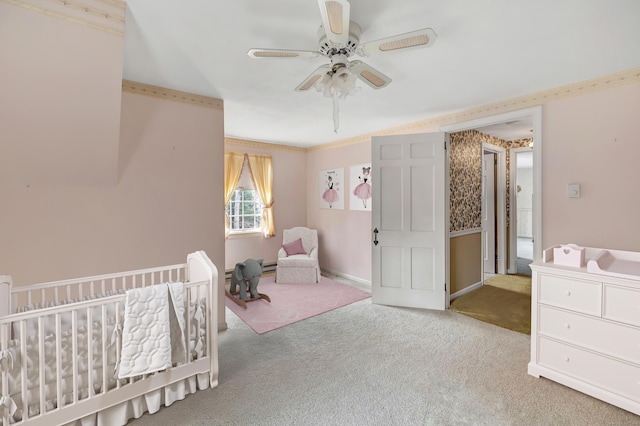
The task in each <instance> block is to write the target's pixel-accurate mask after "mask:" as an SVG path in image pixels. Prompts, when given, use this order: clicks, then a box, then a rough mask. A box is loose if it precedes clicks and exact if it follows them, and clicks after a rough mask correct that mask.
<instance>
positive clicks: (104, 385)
mask: <svg viewBox="0 0 640 426" xmlns="http://www.w3.org/2000/svg"><path fill="white" fill-rule="evenodd" d="M108 337H109V336H108V335H107V305H102V393H106V392H107V387H108V386H109V382H108V378H107V366H108V365H109V364H108V361H109V359H108V358H109V357H108V356H107V355H108V354H107V339H108ZM91 371H93V369H92V370H91ZM90 391H91V390H90Z"/></svg>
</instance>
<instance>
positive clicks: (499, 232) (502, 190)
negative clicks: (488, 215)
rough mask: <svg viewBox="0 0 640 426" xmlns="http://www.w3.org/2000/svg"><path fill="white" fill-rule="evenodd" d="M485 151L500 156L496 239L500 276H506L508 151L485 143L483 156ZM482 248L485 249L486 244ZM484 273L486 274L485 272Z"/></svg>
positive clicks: (498, 160)
mask: <svg viewBox="0 0 640 426" xmlns="http://www.w3.org/2000/svg"><path fill="white" fill-rule="evenodd" d="M485 151H489V152H493V153H495V154H497V156H498V159H497V163H498V182H497V184H496V187H497V188H498V191H497V194H496V206H497V209H496V216H497V217H498V225H497V228H496V239H497V240H498V274H505V273H506V264H507V236H506V230H507V197H506V192H507V156H506V153H507V150H506V149H505V148H502V147H500V146H497V145H492V144H490V143H486V142H483V143H482V154H484V153H485ZM483 167H484V166H483ZM483 172H484V170H483ZM482 246H483V247H484V243H483V245H482ZM482 273H483V274H484V270H483V271H482Z"/></svg>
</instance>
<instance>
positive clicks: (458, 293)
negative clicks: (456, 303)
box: [451, 281, 484, 300]
mask: <svg viewBox="0 0 640 426" xmlns="http://www.w3.org/2000/svg"><path fill="white" fill-rule="evenodd" d="M483 285H484V283H483V282H482V281H478V282H477V283H475V284H471V285H470V286H468V287H465V288H463V289H462V290H460V291H456V292H455V293H453V294H452V295H451V300H453V299H455V298H456V297H460V296H462V295H465V294H467V293H470V292H472V291H473V290H477V289H479V288H480V287H482V286H483Z"/></svg>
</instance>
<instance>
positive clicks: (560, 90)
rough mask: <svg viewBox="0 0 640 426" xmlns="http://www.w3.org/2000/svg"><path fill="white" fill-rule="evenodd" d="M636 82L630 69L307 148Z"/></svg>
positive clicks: (639, 75) (639, 76) (636, 73)
mask: <svg viewBox="0 0 640 426" xmlns="http://www.w3.org/2000/svg"><path fill="white" fill-rule="evenodd" d="M638 82H640V68H633V69H630V70H627V71H623V72H619V73H616V74H609V75H605V76H603V77H598V78H594V79H591V80H586V81H582V82H579V83H573V84H568V85H566V86H561V87H557V88H554V89H549V90H544V91H541V92H536V93H532V94H529V95H524V96H520V97H517V98H511V99H508V100H505V101H500V102H494V103H491V104H486V105H482V106H479V107H475V108H470V109H466V110H464V111H460V112H455V113H451V114H445V115H441V116H438V117H433V118H428V119H425V120H421V121H417V122H414V123H409V124H406V125H403V126H398V127H393V128H390V129H386V130H382V131H379V132H373V133H367V134H364V135H360V136H355V137H353V138H349V139H343V140H340V141H336V142H331V143H327V144H323V145H318V146H314V147H310V148H309V149H308V151H309V152H313V151H322V150H325V149H334V148H340V147H343V146H347V145H353V144H356V143H363V142H369V141H370V140H371V137H372V136H386V135H399V134H406V133H419V132H424V131H426V130H428V129H433V128H439V127H441V126H446V125H449V124H456V123H463V122H465V121H471V120H475V119H478V118H484V117H491V116H493V115H498V114H503V113H506V112H512V111H517V110H520V109H525V108H531V107H535V106H539V105H544V104H546V103H549V102H555V101H559V100H562V99H567V98H572V97H574V96H580V95H586V94H589V93H594V92H599V91H602V90H607V89H612V88H614V87H618V86H624V85H627V84H633V83H638Z"/></svg>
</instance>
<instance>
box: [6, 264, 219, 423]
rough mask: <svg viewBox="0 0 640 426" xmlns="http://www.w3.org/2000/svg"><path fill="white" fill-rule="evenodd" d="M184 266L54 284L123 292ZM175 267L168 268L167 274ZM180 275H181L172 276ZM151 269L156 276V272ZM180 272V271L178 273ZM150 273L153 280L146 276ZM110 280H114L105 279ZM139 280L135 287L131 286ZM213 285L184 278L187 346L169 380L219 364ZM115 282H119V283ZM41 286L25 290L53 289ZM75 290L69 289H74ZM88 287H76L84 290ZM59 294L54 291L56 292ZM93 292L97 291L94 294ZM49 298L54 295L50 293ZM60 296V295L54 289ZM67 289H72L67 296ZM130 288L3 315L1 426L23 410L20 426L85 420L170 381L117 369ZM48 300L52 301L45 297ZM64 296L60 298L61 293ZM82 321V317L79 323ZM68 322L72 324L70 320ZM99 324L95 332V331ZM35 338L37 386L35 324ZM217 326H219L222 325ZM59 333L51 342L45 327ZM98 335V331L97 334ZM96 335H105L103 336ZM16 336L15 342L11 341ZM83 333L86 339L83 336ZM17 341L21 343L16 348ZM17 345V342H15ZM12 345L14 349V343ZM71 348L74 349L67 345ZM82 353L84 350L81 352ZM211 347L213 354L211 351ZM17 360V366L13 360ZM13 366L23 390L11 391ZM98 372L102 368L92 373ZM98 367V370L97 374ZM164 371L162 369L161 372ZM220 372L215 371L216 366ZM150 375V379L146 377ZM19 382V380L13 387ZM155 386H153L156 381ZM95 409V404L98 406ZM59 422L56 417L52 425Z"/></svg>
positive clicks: (182, 271)
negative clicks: (119, 375) (127, 375)
mask: <svg viewBox="0 0 640 426" xmlns="http://www.w3.org/2000/svg"><path fill="white" fill-rule="evenodd" d="M185 266H186V265H174V266H171V267H168V268H166V267H165V268H154V269H149V270H144V271H135V273H132V274H130V275H126V273H125V274H124V275H125V277H123V274H114V275H105V276H99V277H90V278H88V279H82V280H69V281H68V282H67V281H61V282H58V283H57V284H56V285H57V286H61V287H63V288H66V287H67V285H70V286H75V285H77V284H81V283H94V284H93V285H92V286H91V287H90V288H91V290H92V291H96V289H98V291H100V292H103V293H106V292H107V291H108V290H114V289H115V290H118V289H120V288H123V289H128V288H135V286H136V285H137V286H145V285H147V286H148V285H153V284H159V283H160V282H162V281H163V280H164V282H167V281H171V280H177V279H178V278H179V277H180V278H184V277H185V273H186V269H185ZM168 271H169V272H168ZM167 273H170V274H178V275H170V276H169V275H167ZM147 274H152V275H155V274H157V279H156V278H151V277H150V276H149V275H147ZM180 274H181V275H180ZM145 275H147V278H140V277H144V276H145ZM121 278H125V279H128V280H131V281H129V282H128V284H129V285H125V286H124V287H123V286H122V285H123V284H120V283H119V282H116V283H115V284H114V283H113V281H112V279H115V280H116V281H118V280H120V279H121ZM105 283H108V285H107V284H105ZM134 283H135V285H134V286H133V287H132V284H134ZM212 284H213V285H215V282H214V283H211V282H210V281H197V282H188V283H184V284H183V296H184V302H185V305H186V308H185V333H184V339H185V342H184V343H185V345H186V348H187V351H186V354H185V359H184V360H183V365H178V366H176V367H174V368H171V369H170V370H167V371H166V372H165V373H166V374H167V375H169V376H170V380H174V381H177V380H180V379H182V378H186V377H189V376H191V375H194V374H198V373H207V372H209V371H210V370H211V364H212V363H211V360H210V359H209V358H210V357H212V356H213V357H215V360H216V362H215V364H216V369H217V345H216V346H212V343H211V341H210V340H212V339H215V338H214V337H211V336H215V335H216V334H217V329H215V330H214V329H211V327H212V325H213V324H212V322H211V320H210V315H211V312H212V311H213V312H215V305H216V303H217V301H216V300H212V298H211V294H212V291H211V286H212ZM114 285H115V287H114ZM36 287H37V288H36V289H33V288H30V289H29V290H27V292H26V294H27V297H28V300H29V301H30V303H34V302H33V300H34V299H33V297H32V296H29V292H35V293H36V294H39V295H41V293H40V291H41V290H48V289H49V288H50V287H49V285H45V286H36ZM75 289H80V287H75V288H72V289H71V290H65V292H66V291H70V292H71V293H73V292H74V291H75ZM81 291H82V290H78V292H80V294H82V293H81ZM54 294H55V292H54ZM91 294H95V293H91ZM45 295H47V296H48V294H45ZM55 295H56V297H60V294H55ZM65 295H66V294H65ZM125 297H126V295H125V294H116V295H111V296H105V297H100V298H96V299H89V300H85V301H79V302H74V303H72V304H67V305H60V306H51V307H47V308H42V309H38V310H32V311H24V312H19V313H14V314H11V315H8V316H6V317H4V318H0V375H1V379H2V380H1V383H0V386H1V387H0V390H1V393H0V398H2V399H1V400H0V419H2V422H1V423H2V424H3V425H9V418H10V415H13V412H16V411H17V410H20V412H21V413H22V420H20V421H19V422H17V423H15V424H17V425H22V424H29V425H31V424H54V423H57V421H54V420H55V419H65V421H66V420H68V419H69V418H80V417H81V416H82V415H88V414H91V413H92V412H95V411H98V410H99V409H104V408H106V407H109V406H113V405H115V404H118V403H120V402H123V401H126V400H127V399H128V398H131V397H132V396H134V395H139V394H141V393H142V392H148V391H150V390H152V389H155V388H160V387H161V386H163V385H166V384H167V379H166V378H164V379H160V378H155V377H153V376H154V374H152V375H146V376H140V377H138V378H132V379H116V378H115V374H114V368H113V364H112V362H113V357H111V358H112V359H110V356H109V352H110V351H115V359H116V360H119V359H120V349H121V348H120V345H119V344H117V343H118V340H117V336H118V331H119V330H121V327H122V324H121V323H122V321H123V315H121V314H122V313H123V309H124V302H125ZM45 300H46V299H45ZM56 300H58V299H56ZM203 301H204V311H205V312H201V316H199V315H198V314H197V313H196V314H193V312H194V310H195V309H201V307H202V306H203V305H202V302H203ZM200 317H201V318H202V323H201V324H202V327H203V328H204V332H202V328H201V326H200V324H198V326H197V327H193V326H192V325H193V324H192V322H193V321H194V319H193V318H200ZM80 319H82V321H80ZM69 320H70V324H69ZM80 323H82V324H85V323H86V324H87V329H88V331H86V336H83V335H82V331H81V330H80V329H79V324H80ZM94 326H95V327H96V330H94ZM34 327H35V333H33V336H35V337H34V338H35V339H37V351H38V354H37V356H34V357H33V359H34V360H35V361H34V362H37V363H38V365H37V372H38V375H37V378H36V379H35V380H36V382H37V383H36V384H35V385H34V384H33V383H29V380H30V379H33V378H29V377H28V376H29V372H31V371H34V370H33V369H34V368H36V367H35V366H34V365H30V362H31V360H30V359H29V357H28V356H26V354H27V351H28V347H27V346H28V345H29V344H30V343H29V342H28V338H27V336H28V335H29V331H28V328H34ZM216 328H217V327H216ZM50 331H53V335H54V336H55V337H54V338H53V340H51V339H49V338H48V337H47V333H48V332H50ZM65 333H67V336H68V335H69V334H70V339H68V340H64V338H63V336H64V335H65ZM95 333H97V334H95ZM96 335H97V336H99V337H100V339H97V337H96ZM12 339H13V340H12ZM83 339H84V341H83ZM69 341H70V342H71V349H70V351H71V356H69V357H68V358H67V359H66V360H63V359H62V358H63V357H62V356H61V355H60V354H61V353H63V352H64V351H63V350H62V349H63V346H64V345H68V344H69ZM16 342H19V343H17V345H19V346H18V347H17V348H16ZM83 342H86V352H83V353H80V352H81V349H80V346H82V347H85V346H84V345H81V344H80V343H83ZM12 345H13V346H12ZM46 345H53V348H54V349H55V351H54V352H55V354H56V355H53V357H54V358H55V362H54V367H53V368H50V364H51V359H47V357H49V356H51V351H50V349H51V348H49V349H47V346H46ZM194 347H195V348H201V351H200V352H199V353H198V352H197V351H194V350H190V348H194ZM12 348H13V352H12V350H11V349H12ZM16 349H19V352H20V354H21V355H20V357H16V358H19V359H14V358H13V357H14V354H15V352H16ZM67 350H68V347H67ZM83 351H84V350H83ZM211 352H213V353H211ZM14 364H15V365H14ZM10 371H14V372H15V371H20V372H19V374H18V375H19V378H17V379H16V377H13V379H12V380H14V381H15V382H18V383H19V388H20V395H15V394H14V397H12V396H11V392H12V389H10V386H9V381H10ZM94 372H95V373H96V374H95V376H96V377H94ZM98 373H99V376H97V374H98ZM157 374H163V373H157ZM216 374H217V371H216ZM141 381H146V382H145V383H140V382H141ZM14 386H15V385H14ZM154 386H155V387H154ZM32 390H35V392H37V393H38V395H37V397H35V396H34V395H33V394H32V393H31V392H32ZM34 399H35V400H37V403H38V404H39V407H38V408H37V409H34V408H33V407H31V408H32V410H31V412H30V410H29V408H30V404H29V403H30V401H33V400H34ZM96 407H97V408H96ZM69 413H72V414H69ZM52 422H53V423H52Z"/></svg>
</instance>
